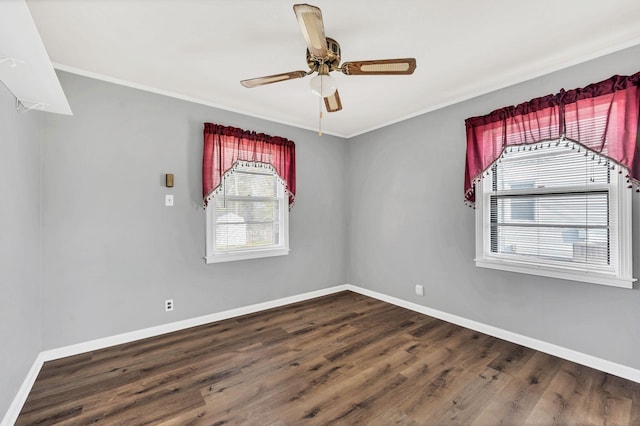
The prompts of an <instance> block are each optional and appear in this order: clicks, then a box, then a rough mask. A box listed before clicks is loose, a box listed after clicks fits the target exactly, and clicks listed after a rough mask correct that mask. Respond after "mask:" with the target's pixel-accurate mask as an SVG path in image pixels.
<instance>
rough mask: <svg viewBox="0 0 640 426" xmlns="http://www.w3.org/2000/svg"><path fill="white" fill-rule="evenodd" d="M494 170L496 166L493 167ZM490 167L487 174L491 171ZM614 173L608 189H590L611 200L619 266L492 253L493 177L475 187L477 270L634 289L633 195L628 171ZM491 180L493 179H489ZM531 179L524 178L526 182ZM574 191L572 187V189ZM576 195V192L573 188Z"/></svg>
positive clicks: (616, 257) (481, 181) (509, 191)
mask: <svg viewBox="0 0 640 426" xmlns="http://www.w3.org/2000/svg"><path fill="white" fill-rule="evenodd" d="M492 167H493V166H492ZM492 167H490V168H489V169H488V170H491V169H492ZM616 169H618V170H612V171H611V179H610V183H609V184H608V185H598V186H597V187H596V186H594V187H592V188H591V187H590V190H591V189H592V190H593V191H598V190H599V191H602V190H603V189H605V188H606V190H607V192H608V196H609V215H610V218H611V220H610V227H611V228H612V230H614V231H615V237H614V238H613V241H612V242H611V244H610V250H616V256H615V259H616V264H615V265H609V266H607V267H606V269H607V270H603V269H604V268H600V267H598V266H597V265H576V264H563V262H559V261H555V262H554V261H544V260H542V259H535V260H534V259H530V260H529V259H526V258H524V259H523V258H522V257H521V256H518V257H516V256H514V255H511V256H510V255H508V254H503V253H500V254H498V253H493V252H492V251H491V219H490V216H491V205H490V203H491V196H492V195H496V192H494V191H493V188H490V189H489V190H486V191H485V186H486V185H489V186H491V185H492V181H491V178H490V177H486V178H483V179H480V181H479V182H478V183H477V184H476V194H477V195H479V197H478V199H477V201H478V202H477V203H476V215H475V228H476V258H475V263H476V266H477V267H481V268H489V269H497V270H502V271H510V272H518V273H524V274H531V275H539V276H545V277H551V278H559V279H566V280H572V281H581V282H586V283H592V284H602V285H608V286H614V287H622V288H633V282H634V281H636V279H634V278H633V277H632V266H633V265H632V263H633V258H632V233H631V226H632V211H631V206H632V191H631V190H629V189H628V188H627V182H626V180H627V179H626V171H625V170H624V169H622V173H619V170H620V168H619V166H616ZM490 176H491V175H490ZM527 178H528V177H523V179H527ZM571 188H573V187H571ZM563 191H566V193H570V187H566V188H558V187H555V188H553V189H552V190H548V192H553V193H558V192H563ZM574 191H575V188H574ZM516 192H517V193H524V192H527V191H526V190H521V189H518V190H505V191H500V194H507V193H516ZM527 193H532V194H536V193H537V194H542V193H545V191H544V190H538V189H534V190H533V191H528V192H527Z"/></svg>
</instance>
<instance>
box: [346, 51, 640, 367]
mask: <svg viewBox="0 0 640 426" xmlns="http://www.w3.org/2000/svg"><path fill="white" fill-rule="evenodd" d="M639 57H640V47H635V48H632V49H628V50H626V51H622V52H618V53H616V54H612V55H609V56H606V57H602V58H600V59H597V60H594V61H591V62H587V63H584V64H581V65H579V66H574V67H571V68H567V69H564V70H562V71H559V72H555V73H553V74H550V75H547V76H544V77H540V78H536V79H534V80H531V81H528V82H525V83H522V84H519V85H516V86H513V87H509V88H506V89H503V90H499V91H497V92H494V93H490V94H487V95H485V96H481V97H478V98H474V99H472V100H469V101H466V102H462V103H459V104H456V105H453V106H450V107H448V108H444V109H441V110H438V111H435V112H431V113H428V114H425V115H422V116H419V117H416V118H414V119H411V120H408V121H405V122H402V123H399V124H396V125H393V126H390V127H386V128H383V129H380V130H378V131H375V132H371V133H368V134H364V135H361V136H358V137H356V138H353V139H351V140H349V143H348V153H349V166H348V182H349V191H348V193H349V197H350V204H349V219H348V227H349V245H348V247H349V257H350V262H349V265H350V266H349V282H350V283H352V284H354V285H358V286H362V287H366V288H369V289H371V290H375V291H378V292H380V293H384V294H387V295H391V296H395V297H398V298H401V299H404V300H408V301H411V302H415V303H419V304H422V305H425V306H428V307H431V308H435V309H438V310H441V311H444V312H447V313H451V314H455V315H459V316H462V317H465V318H468V319H472V320H476V321H479V322H482V323H485V324H489V325H492V326H495V327H499V328H502V329H505V330H509V331H512V332H516V333H521V334H523V335H526V336H529V337H533V338H537V339H540V340H543V341H546V342H550V343H554V344H557V345H560V346H564V347H567V348H570V349H574V350H577V351H580V352H583V353H586V354H591V355H594V356H596V357H601V358H604V359H607V360H610V361H614V362H618V363H621V364H624V365H627V366H630V367H633V368H637V369H640V333H639V332H638V324H640V291H638V290H637V286H636V289H635V290H626V289H618V288H611V287H606V286H601V285H593V284H584V283H578V282H573V281H564V280H556V279H551V278H542V277H535V276H530V275H523V274H515V273H510V272H502V271H495V270H488V269H482V268H476V267H475V265H474V262H473V258H474V255H475V246H474V244H475V233H474V232H475V231H474V210H472V209H470V208H468V207H465V205H464V203H463V177H464V161H465V149H466V141H465V129H464V120H465V118H468V117H471V116H476V115H483V114H486V113H489V112H490V111H492V110H494V109H496V108H499V107H501V106H506V105H513V104H517V103H520V102H524V101H527V100H529V99H532V98H534V97H539V96H543V95H546V94H549V93H556V92H557V91H558V90H559V89H560V88H561V87H564V88H567V89H572V88H576V87H582V86H584V85H586V84H589V83H592V82H596V81H600V80H603V79H605V78H608V77H610V76H612V75H614V74H622V75H628V74H632V73H634V72H637V71H638V69H639V68H640V63H639V62H638V59H637V58H639ZM418 71H419V68H418ZM470 72H471V74H470V78H473V76H472V70H470ZM638 195H639V194H635V193H634V202H633V204H634V205H633V208H634V221H633V227H634V229H633V240H634V243H633V249H634V272H635V276H636V277H638V276H639V275H640V261H639V259H640V200H639V198H640V197H638ZM416 284H422V285H424V286H425V296H423V297H420V296H416V295H415V294H414V286H415V285H416Z"/></svg>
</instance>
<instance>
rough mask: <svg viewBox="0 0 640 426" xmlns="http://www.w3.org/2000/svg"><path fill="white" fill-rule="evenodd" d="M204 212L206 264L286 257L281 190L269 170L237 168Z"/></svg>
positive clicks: (249, 166) (285, 210)
mask: <svg viewBox="0 0 640 426" xmlns="http://www.w3.org/2000/svg"><path fill="white" fill-rule="evenodd" d="M220 192H221V193H220V194H218V195H216V196H215V197H214V198H213V199H212V200H211V202H210V203H209V204H208V205H207V207H206V216H207V226H206V227H207V238H206V240H207V241H206V261H207V263H215V262H226V261H231V260H242V259H253V258H259V257H268V256H280V255H286V254H288V253H289V208H288V206H289V203H288V194H287V191H286V189H285V185H284V183H283V182H282V180H281V179H279V178H278V175H277V174H276V172H275V170H274V169H273V167H272V166H270V165H269V164H263V163H254V162H241V163H237V164H236V166H235V167H234V168H233V169H232V170H231V171H229V172H228V173H226V174H225V176H224V177H223V179H222V183H221V191H220Z"/></svg>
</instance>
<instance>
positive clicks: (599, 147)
mask: <svg viewBox="0 0 640 426" xmlns="http://www.w3.org/2000/svg"><path fill="white" fill-rule="evenodd" d="M639 82H640V72H638V73H636V74H634V75H632V76H618V75H616V76H613V77H611V78H609V79H608V80H604V81H601V82H599V83H594V84H591V85H589V86H586V87H584V88H581V89H574V90H569V91H565V90H564V89H562V90H561V91H560V92H559V93H557V94H555V95H547V96H544V97H542V98H537V99H533V100H531V101H529V102H525V103H522V104H520V105H517V106H508V107H504V108H500V109H497V110H495V111H493V112H491V113H490V114H488V115H485V116H482V117H472V118H468V119H467V120H466V121H465V123H466V128H467V163H466V168H465V178H464V197H465V200H466V201H467V202H468V203H470V204H471V205H473V204H474V203H475V184H476V183H477V182H478V181H479V179H480V178H481V177H482V174H483V173H484V172H485V171H487V170H488V169H489V168H490V167H491V166H492V164H493V163H494V162H495V161H496V160H498V159H499V158H500V156H501V155H502V153H503V151H504V149H505V148H506V147H508V146H516V145H528V144H534V143H540V142H543V141H551V140H556V139H567V140H570V141H572V142H574V143H577V144H580V145H582V146H584V147H585V148H587V149H589V150H591V151H593V152H595V153H598V154H600V155H603V156H605V157H607V158H609V159H610V160H612V161H613V162H615V163H617V164H619V165H622V166H624V167H626V168H627V169H628V170H629V176H628V179H629V181H630V182H633V183H634V184H636V185H640V136H639V135H638V119H639V113H638V111H639V110H638V108H639V105H640V90H639V87H638V85H639Z"/></svg>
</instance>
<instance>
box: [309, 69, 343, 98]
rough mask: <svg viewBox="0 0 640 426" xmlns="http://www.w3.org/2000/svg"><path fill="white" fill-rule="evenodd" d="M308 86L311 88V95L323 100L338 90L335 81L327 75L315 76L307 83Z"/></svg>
mask: <svg viewBox="0 0 640 426" xmlns="http://www.w3.org/2000/svg"><path fill="white" fill-rule="evenodd" d="M309 86H311V93H313V94H314V95H316V96H320V97H323V98H326V97H328V96H331V95H333V94H334V93H335V91H336V90H337V89H338V85H337V84H336V80H335V79H334V78H333V77H331V76H330V75H329V74H318V75H316V76H315V77H313V78H312V79H311V81H310V82H309Z"/></svg>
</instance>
